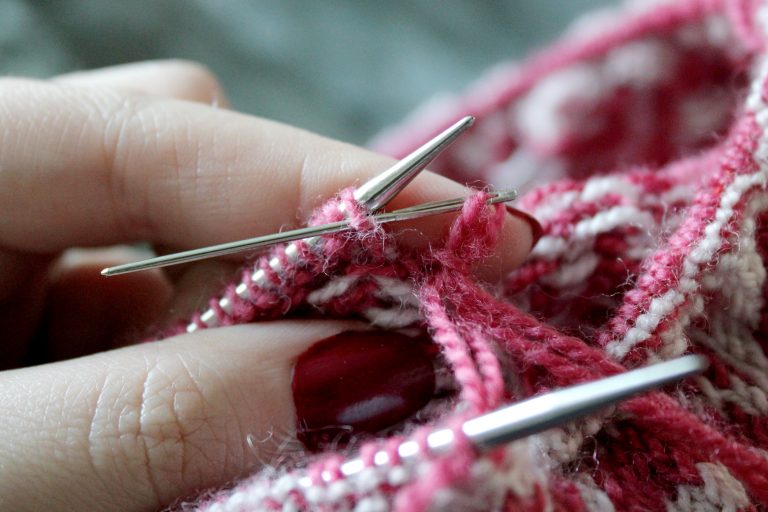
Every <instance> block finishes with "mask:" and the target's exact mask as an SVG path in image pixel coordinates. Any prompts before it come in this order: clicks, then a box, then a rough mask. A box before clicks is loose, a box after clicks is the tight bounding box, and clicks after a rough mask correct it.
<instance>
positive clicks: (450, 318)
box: [177, 0, 768, 512]
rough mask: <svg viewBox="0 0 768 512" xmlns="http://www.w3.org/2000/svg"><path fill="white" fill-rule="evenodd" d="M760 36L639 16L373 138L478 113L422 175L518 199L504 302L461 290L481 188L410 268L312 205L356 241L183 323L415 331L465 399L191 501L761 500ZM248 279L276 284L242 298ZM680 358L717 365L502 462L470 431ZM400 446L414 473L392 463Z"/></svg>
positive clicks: (507, 454) (331, 243)
mask: <svg viewBox="0 0 768 512" xmlns="http://www.w3.org/2000/svg"><path fill="white" fill-rule="evenodd" d="M766 33H768V7H766V6H764V5H763V4H762V2H758V1H751V0H731V1H728V0H681V1H677V2H669V1H666V2H642V3H641V2H635V3H630V4H628V5H627V6H626V7H625V8H624V10H623V11H618V10H614V11H603V12H601V13H596V14H595V15H593V16H592V17H590V18H588V19H585V20H582V21H580V22H578V23H577V24H576V25H575V26H574V28H573V29H572V30H571V31H570V32H569V33H568V34H567V35H566V36H565V38H564V40H563V41H562V42H560V43H558V44H556V45H555V46H554V47H552V48H551V49H550V50H547V51H545V52H544V53H542V54H541V55H539V56H536V57H534V58H532V59H531V60H530V61H529V62H528V63H526V64H524V65H522V66H507V65H505V66H501V67H499V68H498V69H496V70H493V71H492V72H491V73H490V74H489V75H488V76H486V77H484V78H483V79H481V80H480V82H478V84H476V85H475V86H473V87H472V88H470V90H469V91H468V92H467V93H466V94H464V95H462V96H460V97H456V98H442V99H440V100H437V101H435V102H434V103H432V104H431V105H429V106H427V107H426V108H425V109H423V110H421V111H419V112H417V113H416V114H415V115H414V117H413V118H412V119H411V120H409V121H407V122H406V123H405V124H404V125H403V126H400V127H397V128H395V129H393V130H391V131H390V132H388V133H386V134H384V135H383V136H382V137H380V138H379V139H378V141H376V142H375V144H374V145H375V147H376V148H378V149H379V150H381V151H384V152H387V153H390V154H392V155H394V156H403V155H404V154H406V153H408V152H409V151H410V150H412V149H414V148H415V147H417V146H418V145H420V143H422V142H423V141H424V140H426V139H427V138H428V137H429V136H431V135H433V134H435V133H437V132H438V131H439V130H440V129H441V128H443V127H444V126H446V125H447V124H448V123H449V122H451V121H453V120H454V119H456V118H458V117H460V116H463V115H467V114H473V115H475V116H476V117H477V122H476V125H475V127H474V128H473V129H472V131H471V132H470V133H469V134H468V135H467V136H465V137H463V138H461V139H459V141H457V142H456V143H455V144H454V145H453V146H452V147H451V148H449V149H448V150H447V151H446V154H445V155H444V157H442V158H441V160H440V161H439V162H438V163H437V165H436V166H435V170H438V171H440V172H442V173H443V174H445V175H447V176H451V177H453V178H456V179H460V180H465V181H466V180H472V181H473V182H477V181H478V180H483V181H484V182H486V183H488V184H491V185H495V186H497V187H505V186H509V185H519V186H521V187H522V188H523V189H524V191H525V194H524V195H523V196H522V198H521V199H520V202H519V207H521V208H523V209H524V210H526V211H528V212H529V213H531V214H532V215H533V216H535V217H536V218H537V219H539V220H540V221H541V223H542V225H543V232H544V236H543V237H542V238H541V239H540V240H539V242H538V244H537V246H536V247H535V248H534V249H533V252H532V254H531V256H530V257H529V258H528V259H527V261H526V262H525V263H524V264H523V266H522V267H520V268H519V269H517V270H515V271H514V272H513V273H512V274H511V275H509V276H508V277H507V278H506V279H505V280H504V282H503V284H502V286H501V287H496V288H494V287H492V286H490V285H487V284H483V283H479V282H477V281H476V279H475V278H474V277H473V276H472V274H471V267H472V264H473V263H476V262H478V261H480V260H482V259H483V258H484V257H487V256H488V255H489V254H490V252H491V250H492V248H493V247H494V245H495V242H496V239H497V237H498V234H499V229H500V226H501V223H502V221H503V215H504V213H503V210H502V209H501V208H500V207H487V206H485V205H484V199H485V198H486V195H485V194H484V193H483V192H477V193H475V194H474V195H472V196H471V197H470V198H468V200H467V201H466V203H465V205H464V208H463V210H462V212H461V213H460V215H459V216H458V217H457V219H456V221H455V222H454V224H453V226H452V228H451V230H450V232H449V233H448V234H447V237H446V241H445V245H444V248H442V249H438V250H434V251H424V252H421V253H414V252H409V251H406V250H404V249H403V248H400V247H398V246H397V244H396V243H395V241H394V240H393V239H392V238H391V237H389V236H388V235H387V234H386V233H385V232H384V231H383V230H381V229H380V228H379V227H378V226H376V225H374V224H373V223H372V222H371V221H370V219H369V218H368V217H366V216H365V212H364V211H363V210H362V209H361V207H360V205H358V204H357V203H356V202H355V201H354V199H353V197H352V195H351V192H350V191H348V190H347V191H343V192H342V193H341V194H340V195H339V196H338V197H337V198H336V199H334V200H332V201H330V202H328V203H327V204H326V205H324V206H323V207H322V208H321V209H319V210H318V212H316V214H315V216H314V217H313V218H312V220H311V222H310V223H311V224H317V223H322V222H328V221H333V220H338V219H340V218H342V217H343V216H348V217H350V218H351V219H353V224H354V227H355V230H354V231H353V232H351V233H348V234H344V235H337V236H330V237H326V238H324V239H323V241H322V242H321V243H320V244H318V245H316V246H309V245H307V244H303V243H300V244H298V246H297V247H298V251H297V252H296V253H295V254H291V253H288V252H286V248H285V247H278V248H275V249H274V250H273V251H272V252H271V253H270V254H269V255H267V256H265V257H263V258H260V259H258V260H257V261H255V262H254V263H252V264H251V265H249V266H248V267H247V268H246V269H244V271H243V274H242V276H241V279H240V280H238V282H236V283H233V284H232V285H231V286H229V287H227V289H226V290H224V292H223V295H222V296H217V297H215V298H214V299H212V301H211V313H210V314H208V316H207V317H206V318H205V319H204V318H202V317H201V316H200V315H197V316H196V317H195V318H194V319H193V320H192V322H193V325H194V326H195V328H207V327H211V326H216V325H228V324H234V323H242V322H250V321H258V320H261V319H266V318H273V317H277V316H281V315H307V314H313V315H318V314H319V315H324V316H327V317H334V318H345V317H358V318H363V319H367V320H368V321H370V322H371V323H372V324H375V325H378V326H380V327H382V328H392V329H394V328H403V327H410V328H414V327H416V328H422V329H427V330H428V332H429V333H430V334H431V335H432V338H433V340H434V342H435V343H436V344H438V345H439V346H440V347H441V351H442V357H443V358H444V360H445V362H446V364H447V365H448V366H449V368H450V369H451V372H452V374H453V378H454V379H455V383H456V386H457V390H458V391H457V393H456V395H455V396H452V397H449V398H447V399H443V400H441V401H438V402H437V403H434V404H431V406H430V408H431V409H430V411H429V412H428V413H425V414H423V415H419V417H418V418H414V419H412V420H410V421H409V422H407V423H406V424H404V425H400V427H399V429H397V430H396V431H397V433H396V434H390V435H387V436H381V437H380V438H376V439H373V440H368V441H363V442H360V443H353V444H352V445H350V447H348V448H345V449H338V448H336V449H334V448H330V447H329V449H328V451H327V452H326V453H322V454H318V455H316V456H308V457H307V458H306V459H305V460H304V461H303V462H302V463H300V464H298V465H297V466H293V467H276V468H268V469H265V470H263V471H261V472H259V473H256V474H254V475H252V476H251V477H249V478H247V479H245V480H243V481H241V482H239V483H238V484H237V485H235V486H234V487H233V488H230V489H225V490H222V491H220V492H218V493H217V494H213V495H212V496H211V497H207V498H204V499H202V500H201V501H199V502H197V503H196V504H189V505H183V507H184V508H187V507H190V508H196V509H198V510H205V511H209V512H214V511H216V512H228V511H248V510H283V511H291V510H328V511H337V510H339V511H340V510H355V511H360V512H363V511H384V510H390V509H394V510H399V511H409V512H410V511H416V510H424V509H426V508H430V507H431V508H433V509H449V510H488V509H491V510H502V509H504V510H530V511H542V510H553V509H557V510H614V509H618V510H756V509H765V508H768V452H767V451H766V450H768V395H767V393H768V343H767V342H766V339H768V336H766V335H767V334H768V314H766V293H767V292H768V280H766V264H765V261H766V260H765V258H766V257H768V193H767V192H766V184H767V182H768V133H767V132H766V129H768V104H767V102H768V59H767V58H766V55H765V53H766V52H765V40H766ZM745 97H746V100H744V98H745ZM297 256H298V257H297ZM270 261H275V262H278V263H279V269H280V270H275V267H277V265H276V264H271V263H270ZM259 271H261V273H262V274H263V275H264V276H266V278H265V279H264V280H263V282H264V283H266V284H263V285H257V284H255V283H254V281H255V280H254V273H256V272H259ZM222 297H224V298H225V299H226V300H225V301H222ZM222 304H224V305H222ZM185 325H186V323H185V324H183V325H181V326H179V327H178V328H177V330H179V331H183V330H184V329H185ZM684 353H699V354H703V355H705V356H707V357H708V358H709V360H710V362H711V365H710V368H709V370H708V371H707V372H706V373H705V374H704V375H703V376H701V377H699V378H696V379H690V380H688V381H687V382H686V383H684V384H682V385H678V386H671V387H668V388H667V389H666V390H664V391H658V392H654V393H649V394H646V395H643V396H640V397H636V398H633V399H631V400H629V401H626V402H624V403H622V404H620V405H619V406H617V407H615V408H613V409H611V410H606V411H601V412H600V413H597V414H595V415H592V416H590V417H588V418H586V419H584V420H581V421H576V422H573V423H571V424H568V425H565V426H562V427H560V428H555V429H551V430H549V431H547V432H544V433H542V434H538V435H533V436H530V437H528V438H525V439H523V440H520V441H517V442H514V443H511V444H509V445H508V446H505V447H502V448H500V449H497V450H494V451H492V452H491V453H487V454H479V453H478V452H476V451H475V450H474V449H473V447H472V446H471V445H470V444H469V442H468V441H467V440H466V439H465V438H464V437H463V435H462V432H461V430H460V428H459V426H460V424H461V422H462V421H464V420H466V419H467V418H469V417H472V416H475V415H478V414H482V413H483V412H486V411H489V410H492V409H494V408H496V407H498V406H499V405H501V404H502V403H508V402H513V401H516V400H520V399H523V398H525V397H528V396H531V395H535V394H540V393H543V392H546V391H548V390H550V389H553V388H556V387H561V386H567V385H571V384H575V383H578V382H584V381H589V380H593V379H597V378H600V377H603V376H607V375H611V374H615V373H618V372H621V371H623V370H624V369H626V368H631V367H636V366H641V365H644V364H648V363H652V362H655V361H658V360H663V359H668V358H672V357H676V356H679V355H681V354H684ZM446 427H447V428H450V429H451V430H452V432H453V436H454V443H453V444H452V445H451V448H450V450H449V451H448V452H447V453H432V451H431V450H430V448H429V447H428V445H427V444H426V438H427V436H428V435H429V434H430V433H432V432H434V431H435V430H437V429H440V428H446ZM407 440H410V441H414V442H415V443H416V444H415V446H417V447H418V453H417V456H416V457H414V458H401V457H400V455H399V454H398V452H397V449H396V447H397V446H398V445H399V444H400V443H402V442H404V441H407ZM352 460H354V461H356V462H354V464H355V465H356V467H357V471H355V472H353V473H352V474H350V475H348V476H345V473H344V472H343V471H342V470H341V467H342V464H344V463H345V461H352Z"/></svg>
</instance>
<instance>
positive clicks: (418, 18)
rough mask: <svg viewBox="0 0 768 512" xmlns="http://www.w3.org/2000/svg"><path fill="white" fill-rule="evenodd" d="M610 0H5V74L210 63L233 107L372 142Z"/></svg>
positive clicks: (1, 49)
mask: <svg viewBox="0 0 768 512" xmlns="http://www.w3.org/2000/svg"><path fill="white" fill-rule="evenodd" d="M613 3H614V2H610V1H609V0H568V1H561V0H508V1H494V2H473V1H470V0H450V1H446V2H433V1H429V0H417V1H412V0H396V1H390V2H354V1H345V0H336V1H332V2H311V1H300V0H288V1H282V0H260V1H246V0H228V1H210V0H164V1H155V0H139V1H131V2H117V1H98V0H61V1H53V2H49V1H42V0H40V1H25V0H0V73H2V74H5V75H8V74H10V75H24V76H34V77H45V76H50V75H52V74H56V73H63V72H67V71H73V70H77V69H87V68H94V67H101V66H107V65H111V64H119V63H122V62H131V61H137V60H145V59H159V58H185V59H192V60H197V61H200V62H202V63H204V64H206V65H207V66H209V67H210V68H211V69H212V70H213V71H214V72H215V73H216V74H218V76H219V77H220V79H221V80H222V82H223V83H224V86H225V88H226V90H227V92H228V94H229V95H230V97H231V99H232V103H233V105H234V108H236V109H238V110H242V111H244V112H247V113H251V114H256V115H259V116H264V117H267V118H271V119H277V120H281V121H284V122H287V123H290V124H293V125H296V126H300V127H302V128H306V129H309V130H312V131H316V132H319V133H322V134H325V135H328V136H331V137H334V138H339V139H342V140H346V141H349V142H353V143H358V144H362V143H365V142H366V141H367V140H369V139H370V138H371V137H372V136H373V135H374V134H375V133H376V132H378V131H379V130H381V129H382V128H383V127H385V126H388V125H390V124H393V123H396V122H398V121H400V120H401V119H402V118H403V117H404V116H405V115H406V114H408V113H409V112H410V111H411V110H413V108H414V107H415V106H417V105H419V104H420V103H422V102H423V101H425V100H426V99H428V98H430V97H432V96H434V95H435V94H436V93H439V92H441V91H447V92H456V91H460V90H462V89H463V87H465V86H466V85H467V84H468V83H470V82H471V81H472V80H474V79H476V78H477V77H478V75H479V74H480V73H481V72H482V71H483V70H486V69H487V68H488V67H490V66H492V65H494V64H496V63H497V62H499V61H501V60H509V59H518V58H519V57H521V56H524V55H525V54H527V53H528V52H529V51H530V50H531V49H532V48H535V47H539V46H542V45H544V44H545V43H546V42H548V41H550V40H552V39H553V38H554V37H555V36H556V35H557V34H559V33H560V32H561V31H562V30H563V28H564V27H565V26H566V25H567V24H568V23H569V22H570V21H571V20H572V19H573V18H574V17H575V16H577V15H578V14H579V13H581V12H582V11H586V10H588V9H590V8H593V7H595V6H599V5H606V4H613Z"/></svg>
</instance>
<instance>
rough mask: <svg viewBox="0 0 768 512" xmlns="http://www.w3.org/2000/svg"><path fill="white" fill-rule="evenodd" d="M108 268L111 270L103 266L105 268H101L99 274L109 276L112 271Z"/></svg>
mask: <svg viewBox="0 0 768 512" xmlns="http://www.w3.org/2000/svg"><path fill="white" fill-rule="evenodd" d="M110 270H111V269H109V268H105V269H102V271H101V275H103V276H107V277H109V276H111V275H112V272H110Z"/></svg>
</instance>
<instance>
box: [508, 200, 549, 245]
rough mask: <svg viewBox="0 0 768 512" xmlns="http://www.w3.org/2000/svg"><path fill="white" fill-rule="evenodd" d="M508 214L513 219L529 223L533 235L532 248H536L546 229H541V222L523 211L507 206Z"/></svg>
mask: <svg viewBox="0 0 768 512" xmlns="http://www.w3.org/2000/svg"><path fill="white" fill-rule="evenodd" d="M507 212H509V214H510V215H512V216H513V217H517V218H518V219H520V220H524V221H525V222H527V223H528V225H529V226H531V235H532V236H533V241H532V242H531V247H534V246H535V245H536V242H538V241H539V238H541V234H542V233H543V232H544V229H543V228H542V227H541V224H539V221H537V220H536V219H534V218H533V217H532V216H531V215H530V214H528V213H525V212H524V211H522V210H518V209H517V208H512V207H511V206H507Z"/></svg>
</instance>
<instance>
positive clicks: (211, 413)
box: [0, 321, 434, 511]
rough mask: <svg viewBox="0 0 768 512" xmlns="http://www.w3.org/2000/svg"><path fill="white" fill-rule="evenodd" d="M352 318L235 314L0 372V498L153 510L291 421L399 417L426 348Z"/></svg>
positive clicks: (420, 395) (197, 487) (423, 372)
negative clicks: (266, 319)
mask: <svg viewBox="0 0 768 512" xmlns="http://www.w3.org/2000/svg"><path fill="white" fill-rule="evenodd" d="M362 329H363V327H362V326H361V324H357V323H352V322H330V321H312V322H300V321H281V322H273V323H264V324H250V325H239V326H233V327H226V328H220V329H211V330H204V331H200V332H196V333H193V334H185V335H183V336H178V337H176V338H172V339H168V340H165V341H162V342H157V343H148V344H143V345H138V346H133V347H127V348H124V349H120V350H115V351H111V352H104V353H101V354H97V355H93V356H89V357H84V358H80V359H74V360H70V361H64V362H60V363H54V364H50V365H44V366H39V367H33V368H26V369H21V370H13V371H8V372H3V373H1V374H0V509H2V510H8V509H12V510H42V509H45V510H121V511H129V510H156V509H158V508H161V507H163V506H166V505H168V504H169V503H171V502H173V501H174V500H175V499H177V498H180V497H182V498H183V497H191V496H193V495H194V493H196V492H199V491H201V490H203V489H206V488H210V487H215V486H220V485H223V484H225V483H228V482H231V481H232V480H233V479H235V478H237V477H239V476H243V475H244V474H246V473H248V472H252V471H254V470H256V469H258V467H259V466H260V465H261V464H262V463H264V462H269V461H270V459H271V458H273V456H274V455H275V454H276V453H277V451H278V450H285V449H289V447H290V445H291V442H290V441H291V440H293V439H295V434H296V425H297V424H299V425H302V426H303V427H304V428H305V429H306V428H317V429H323V428H325V427H327V426H338V425H339V424H348V425H351V426H352V427H353V429H354V428H357V427H360V428H361V429H362V430H368V431H376V430H380V429H381V428H384V427H387V426H390V425H391V424H393V423H396V422H397V421H400V420H403V419H405V418H406V417H408V416H409V415H410V414H412V413H414V412H416V410H417V409H418V408H420V407H421V406H423V405H424V404H425V403H426V402H427V401H429V399H430V398H431V396H432V394H433V391H434V374H433V373H432V367H431V361H430V359H429V357H428V356H427V355H426V354H427V351H426V350H421V349H415V348H414V347H419V346H423V345H422V344H420V343H418V342H417V340H414V339H411V338H406V337H405V336H403V335H400V334H397V333H391V332H387V333H383V332H376V331H363V330H362ZM414 350H417V352H418V353H417V354H416V355H417V357H415V358H414V357H412V356H413V352H414ZM403 358H405V360H406V361H414V360H415V361H419V360H420V361H422V363H416V364H414V363H412V362H408V363H404V359H403ZM297 360H298V361H299V362H298V364H297ZM388 361H390V362H389V363H388ZM423 361H426V363H424V362H423ZM425 366H426V368H425ZM294 367H295V368H294ZM363 382H365V383H366V386H363V385H361V383H363ZM382 392H386V393H389V394H390V395H392V396H394V397H395V398H396V400H394V401H393V400H392V399H387V400H376V398H377V396H375V395H376V394H377V393H379V394H380V393H382ZM390 398H391V397H390ZM398 400H399V403H398ZM393 403H394V404H395V405H394V406H393V405H391V404H393ZM318 404H322V407H317V405H318ZM370 404H384V405H376V406H371V405H370ZM387 404H389V405H387ZM381 407H384V410H378V409H377V408H381ZM297 422H298V423H297ZM347 428H348V427H347ZM307 432H309V430H307ZM305 434H306V432H305ZM310 437H311V436H310ZM306 439H308V438H306V436H305V440H306ZM296 446H297V447H298V446H299V445H298V443H297V444H296Z"/></svg>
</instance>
